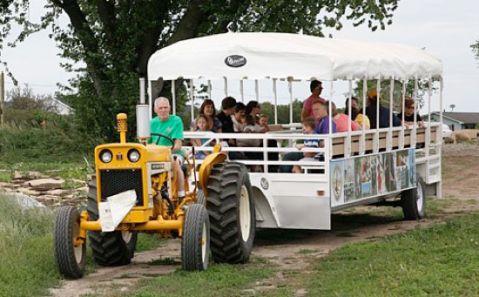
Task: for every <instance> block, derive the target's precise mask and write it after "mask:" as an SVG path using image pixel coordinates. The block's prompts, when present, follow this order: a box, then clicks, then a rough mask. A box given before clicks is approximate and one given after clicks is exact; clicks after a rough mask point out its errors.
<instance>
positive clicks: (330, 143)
mask: <svg viewBox="0 0 479 297" xmlns="http://www.w3.org/2000/svg"><path fill="white" fill-rule="evenodd" d="M333 94H334V82H333V81H331V82H330V90H329V101H328V115H329V123H328V125H329V139H328V140H329V141H328V142H329V151H330V152H331V154H329V156H330V157H329V159H331V155H332V152H333V139H332V138H331V137H332V135H333V107H332V104H331V102H332V101H331V100H332V98H333Z"/></svg>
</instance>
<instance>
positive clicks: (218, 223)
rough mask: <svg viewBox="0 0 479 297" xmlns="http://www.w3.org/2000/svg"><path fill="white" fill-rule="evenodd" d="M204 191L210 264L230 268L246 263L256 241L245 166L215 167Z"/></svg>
mask: <svg viewBox="0 0 479 297" xmlns="http://www.w3.org/2000/svg"><path fill="white" fill-rule="evenodd" d="M207 189H208V199H207V201H206V203H207V207H206V208H207V209H208V213H209V216H210V225H211V254H212V256H213V260H214V261H215V262H218V263H230V264H237V263H246V262H248V260H249V257H250V255H251V250H252V248H253V241H254V238H255V232H256V216H255V203H254V197H253V191H252V188H251V182H250V179H249V175H248V172H247V169H246V166H245V165H244V164H241V163H238V162H223V163H219V164H216V165H214V167H213V168H212V169H211V175H210V177H209V181H208V186H207Z"/></svg>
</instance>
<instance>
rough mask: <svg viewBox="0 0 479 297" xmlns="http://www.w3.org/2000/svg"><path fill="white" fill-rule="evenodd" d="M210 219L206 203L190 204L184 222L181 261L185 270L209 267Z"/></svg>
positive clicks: (199, 269) (198, 269) (200, 269)
mask: <svg viewBox="0 0 479 297" xmlns="http://www.w3.org/2000/svg"><path fill="white" fill-rule="evenodd" d="M209 250H210V220H209V217H208V211H207V210H206V208H205V206H204V205H201V204H191V205H189V206H188V208H187V210H186V214H185V221H184V224H183V238H182V241H181V262H182V267H183V270H187V271H195V270H196V271H202V270H206V269H208V263H209V255H210V252H209Z"/></svg>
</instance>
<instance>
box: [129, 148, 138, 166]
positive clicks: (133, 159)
mask: <svg viewBox="0 0 479 297" xmlns="http://www.w3.org/2000/svg"><path fill="white" fill-rule="evenodd" d="M128 160H130V162H132V163H136V162H138V160H140V152H139V151H138V150H136V149H131V150H130V151H129V152H128Z"/></svg>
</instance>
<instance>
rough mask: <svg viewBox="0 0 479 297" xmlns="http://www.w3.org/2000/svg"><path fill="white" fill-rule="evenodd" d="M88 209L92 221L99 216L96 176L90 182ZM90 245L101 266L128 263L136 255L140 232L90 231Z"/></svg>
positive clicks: (96, 260) (95, 258)
mask: <svg viewBox="0 0 479 297" xmlns="http://www.w3.org/2000/svg"><path fill="white" fill-rule="evenodd" d="M88 186H89V189H88V201H87V210H88V216H89V218H90V221H96V220H98V218H99V213H98V204H97V192H96V191H97V187H96V178H95V177H93V179H92V180H91V181H90V183H89V184H88ZM88 240H89V245H90V248H91V250H92V253H93V258H94V260H95V262H96V263H97V264H98V265H101V266H121V265H127V264H129V263H130V262H131V259H132V258H133V257H134V255H135V249H136V243H137V240H138V234H137V232H136V231H113V232H101V231H89V232H88Z"/></svg>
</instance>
